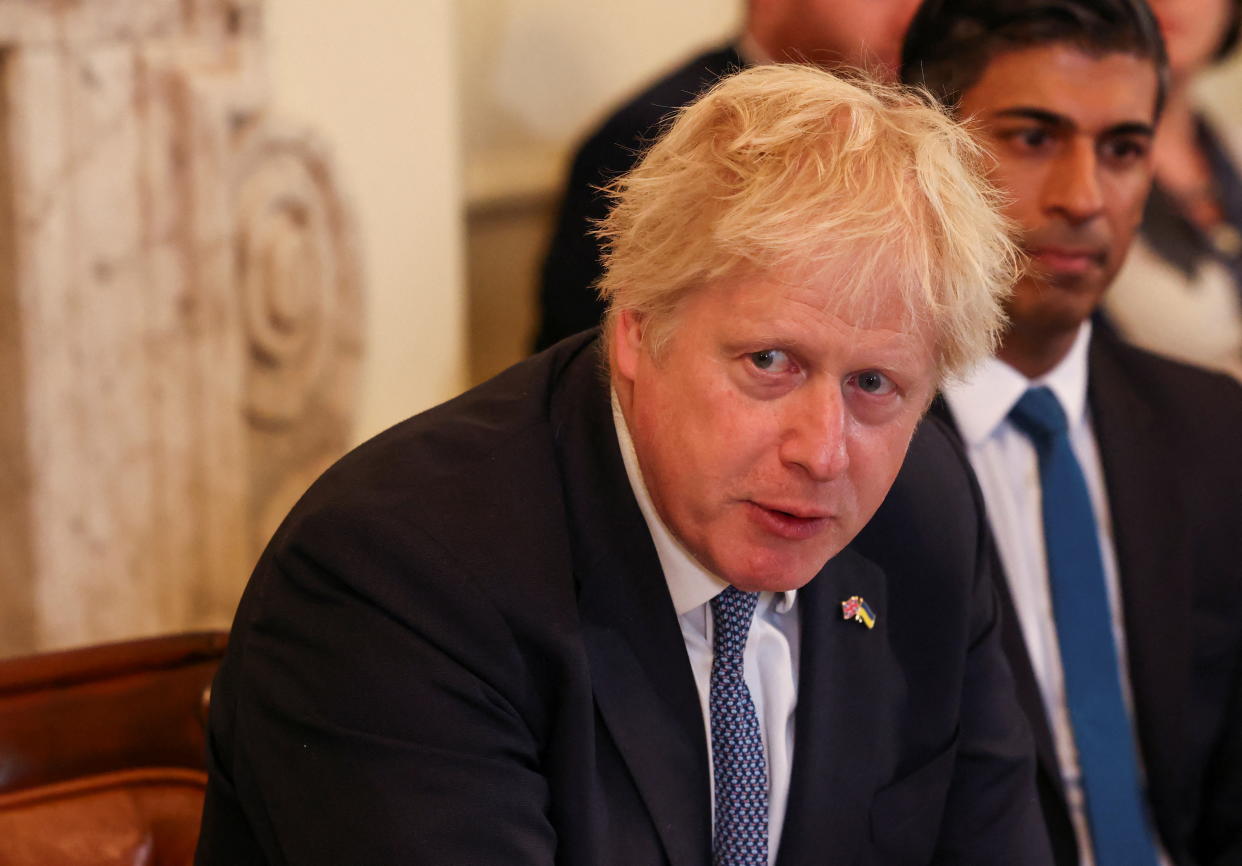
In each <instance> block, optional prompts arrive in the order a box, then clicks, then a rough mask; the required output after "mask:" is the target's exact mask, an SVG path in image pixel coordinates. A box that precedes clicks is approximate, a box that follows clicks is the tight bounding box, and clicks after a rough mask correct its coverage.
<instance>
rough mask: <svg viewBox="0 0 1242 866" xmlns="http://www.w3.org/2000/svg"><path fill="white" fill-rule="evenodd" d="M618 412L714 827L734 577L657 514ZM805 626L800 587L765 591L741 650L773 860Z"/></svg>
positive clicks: (773, 859) (784, 795)
mask: <svg viewBox="0 0 1242 866" xmlns="http://www.w3.org/2000/svg"><path fill="white" fill-rule="evenodd" d="M612 417H613V422H614V423H615V425H616V428H617V440H618V442H619V443H620V445H621V457H622V459H623V460H624V461H625V473H626V475H627V476H628V477H629V480H630V487H631V488H633V490H634V498H635V499H637V500H638V507H639V509H640V510H641V511H642V513H643V519H644V520H646V522H647V529H648V530H649V531H650V532H651V540H652V541H653V542H655V548H656V554H657V555H658V556H659V558H660V567H661V568H662V569H663V570H664V579H665V580H666V581H667V582H668V590H669V594H670V595H671V596H672V598H673V608H674V609H675V610H676V612H677V619H678V621H679V623H680V625H681V635H682V638H683V639H684V640H685V642H686V653H687V655H688V656H689V657H690V667H691V669H692V670H693V671H694V682H695V685H697V686H698V689H699V704H700V706H701V707H702V710H703V730H704V733H705V735H706V738H707V744H708V748H707V756H708V767H709V770H710V772H711V775H710V776H709V782H710V784H711V788H710V789H709V798H710V799H711V802H712V823H713V826H715V811H716V804H715V769H714V766H713V764H712V755H711V741H712V733H711V715H710V709H709V707H708V697H709V690H710V682H711V672H712V612H711V606H710V605H709V604H708V602H710V601H711V600H712V599H713V598H714V597H715V596H716V595H718V594H719V593H720V592H722V591H723V590H724V588H725V587H727V586H728V584H727V583H726V582H725V581H723V580H721V579H720V578H719V577H716V575H714V574H712V573H711V572H709V571H708V570H707V569H705V568H704V567H703V566H702V565H700V564H699V563H698V562H697V561H696V560H695V558H694V556H693V555H692V554H691V553H690V552H689V551H688V550H686V548H685V547H684V546H682V544H681V542H680V541H678V539H677V538H676V537H675V536H674V535H673V533H672V532H671V531H670V530H669V528H668V527H667V526H666V525H665V523H664V521H663V520H662V519H661V518H660V515H659V514H657V513H656V510H655V506H654V505H653V504H652V502H651V496H650V495H649V494H648V493H647V485H646V484H645V483H644V481H643V476H642V470H641V468H640V467H639V465H638V457H637V455H636V454H635V453H634V442H633V440H632V439H631V438H630V432H629V428H628V427H627V426H626V423H625V417H624V416H623V415H622V414H621V407H620V404H619V403H618V402H617V395H616V393H615V392H614V393H613V395H612ZM800 634H801V626H800V625H799V622H798V611H797V593H796V592H795V591H789V592H781V593H772V592H763V593H760V594H759V602H758V604H757V605H756V606H755V614H754V620H753V621H752V622H751V626H750V632H749V634H748V635H747V637H746V648H745V650H744V651H743V656H742V662H743V673H742V676H743V679H745V681H746V687H747V688H748V689H749V690H750V698H751V701H753V702H754V705H755V712H756V713H757V714H758V716H759V733H760V737H761V738H762V739H763V756H764V763H765V765H766V766H767V770H768V863H769V864H772V863H775V862H776V853H777V850H778V849H779V847H780V839H781V828H782V825H783V823H784V820H785V806H786V803H787V801H788V797H789V774H790V772H791V770H792V767H793V760H792V759H793V748H794V707H795V706H797V703H798V649H799V636H800Z"/></svg>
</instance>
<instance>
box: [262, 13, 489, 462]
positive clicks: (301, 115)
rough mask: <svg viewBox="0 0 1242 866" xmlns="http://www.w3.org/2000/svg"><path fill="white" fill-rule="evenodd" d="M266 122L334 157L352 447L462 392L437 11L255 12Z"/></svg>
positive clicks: (444, 34) (455, 201)
mask: <svg viewBox="0 0 1242 866" xmlns="http://www.w3.org/2000/svg"><path fill="white" fill-rule="evenodd" d="M266 29H267V36H268V47H269V53H268V57H269V60H270V70H269V71H270V76H271V82H272V91H273V94H274V101H275V108H276V110H277V111H278V112H279V113H280V114H281V115H283V116H286V117H288V118H290V119H291V120H292V121H293V122H296V123H298V124H300V125H305V126H309V127H310V128H311V129H313V130H314V131H315V132H316V133H317V134H318V135H320V136H321V137H322V138H323V139H324V140H325V141H326V142H327V144H328V146H329V148H330V149H331V151H332V153H333V154H334V156H335V161H336V166H337V169H338V173H339V177H340V182H341V186H342V188H343V189H344V190H345V192H346V194H347V195H348V196H349V198H350V200H351V203H352V205H353V211H354V214H355V217H356V219H357V223H358V228H359V233H358V234H359V237H360V238H361V243H362V253H363V255H362V261H363V266H364V269H365V279H366V305H367V310H366V323H367V324H366V329H365V341H366V343H365V345H366V360H365V365H364V374H363V383H364V384H363V387H362V393H361V394H360V395H359V415H358V426H357V437H356V438H358V439H362V438H365V437H367V436H370V435H371V434H373V433H375V432H378V431H379V430H381V429H383V428H384V427H387V426H388V425H390V424H392V423H394V422H396V421H399V420H400V419H402V418H404V417H406V416H407V415H410V414H412V413H413V412H416V411H418V410H420V409H424V408H426V407H428V406H430V405H433V404H435V403H438V402H440V401H442V400H444V399H446V398H447V397H450V396H452V395H453V394H455V393H456V392H458V391H459V390H461V388H462V387H463V386H464V385H465V381H466V376H465V306H464V290H463V279H462V272H463V269H462V254H461V248H462V237H463V233H462V221H461V205H460V202H461V197H460V169H459V166H460V157H459V137H458V103H457V92H456V78H455V76H454V75H453V74H452V70H453V68H454V66H453V64H454V59H453V58H454V52H455V44H456V42H455V38H454V18H453V3H451V2H450V0H362V2H358V3H341V2H339V0H268V3H267V27H266Z"/></svg>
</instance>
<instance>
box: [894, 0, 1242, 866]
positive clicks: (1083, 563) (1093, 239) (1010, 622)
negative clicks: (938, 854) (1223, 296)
mask: <svg viewBox="0 0 1242 866" xmlns="http://www.w3.org/2000/svg"><path fill="white" fill-rule="evenodd" d="M1164 63H1165V61H1164V57H1163V48H1162V45H1161V43H1160V39H1159V36H1158V35H1157V34H1156V32H1155V23H1154V20H1153V19H1152V17H1151V13H1150V11H1149V10H1148V9H1147V8H1146V6H1145V5H1143V3H1142V0H928V2H927V3H926V4H925V5H924V6H923V7H922V9H921V10H920V11H919V12H918V13H917V14H916V16H915V18H914V21H913V23H912V24H911V29H910V34H909V35H908V37H907V42H906V45H905V49H904V54H903V65H902V73H903V78H904V79H905V80H907V81H909V82H912V83H919V84H926V85H927V86H928V87H929V88H930V89H931V90H932V91H933V92H934V93H936V94H937V95H938V96H939V97H940V98H941V99H942V100H943V101H944V102H945V103H946V104H948V105H951V106H953V107H954V109H955V110H956V112H957V113H958V114H959V115H960V116H961V117H962V118H963V119H968V120H969V121H970V122H971V123H972V124H974V128H975V129H976V130H977V133H978V135H979V137H980V139H981V141H982V142H983V143H984V145H985V146H986V147H987V148H988V149H989V150H990V151H991V152H992V155H993V156H994V157H995V160H996V162H995V166H994V168H993V180H994V181H995V182H996V183H997V185H998V186H999V187H1000V190H1001V192H1002V193H1004V194H1006V195H1007V196H1008V197H1009V205H1008V207H1007V211H1008V215H1009V216H1010V217H1011V219H1012V220H1013V222H1014V224H1015V226H1016V229H1017V231H1018V235H1019V238H1020V241H1021V243H1022V245H1023V246H1024V248H1025V251H1026V253H1027V255H1028V256H1029V265H1028V268H1027V272H1026V274H1025V275H1024V276H1023V278H1022V279H1021V280H1020V281H1019V283H1018V284H1017V286H1016V289H1015V293H1014V295H1013V298H1012V299H1011V301H1010V303H1009V310H1008V311H1009V314H1010V326H1009V330H1008V331H1007V332H1006V333H1005V335H1004V337H1003V341H1002V344H1001V346H1000V348H999V350H998V352H997V355H996V357H994V358H992V359H988V360H986V361H985V362H984V363H983V364H982V365H981V366H980V368H979V369H977V370H976V371H974V372H973V373H972V374H971V376H969V377H967V378H966V379H965V380H963V381H961V382H958V383H951V384H950V385H948V386H946V389H945V392H944V399H943V400H942V401H940V402H939V403H938V405H937V407H936V411H937V412H938V413H940V414H941V415H942V416H943V417H945V418H947V419H950V420H952V421H954V422H955V423H956V424H957V426H958V429H959V431H960V432H961V434H962V436H963V440H964V442H965V445H966V447H967V452H968V455H969V457H970V460H971V463H972V464H973V466H974V468H975V470H976V473H977V475H978V478H979V481H980V485H981V487H982V489H983V492H984V498H985V500H986V502H987V505H988V514H989V521H990V524H991V527H992V530H993V534H994V535H995V537H996V540H997V549H998V554H999V558H998V568H997V570H996V573H997V574H998V575H1000V580H999V582H998V585H999V588H1000V590H1001V592H1002V594H1003V597H1004V605H1005V607H1006V609H1007V612H1008V614H1009V615H1008V617H1007V619H1006V635H1005V644H1006V650H1007V653H1008V655H1009V659H1010V663H1011V666H1012V668H1013V670H1014V673H1015V677H1016V678H1017V681H1018V687H1019V695H1020V699H1021V701H1022V703H1023V705H1024V707H1025V709H1026V712H1027V715H1028V717H1029V719H1030V721H1031V724H1032V727H1033V728H1034V731H1035V735H1036V741H1037V747H1038V755H1039V778H1038V781H1039V787H1040V796H1041V801H1042V804H1043V811H1044V817H1045V821H1046V823H1047V826H1048V830H1049V835H1050V837H1051V839H1052V842H1053V848H1054V853H1055V855H1056V857H1057V862H1058V863H1059V864H1061V866H1072V864H1082V863H1089V862H1094V863H1096V864H1097V866H1136V864H1138V863H1148V864H1155V863H1161V864H1176V866H1226V864H1237V863H1242V532H1240V531H1239V518H1240V517H1242V436H1240V435H1239V434H1240V433H1242V387H1239V386H1238V384H1237V383H1236V382H1234V381H1233V380H1231V379H1230V378H1228V377H1226V376H1223V375H1220V374H1217V373H1210V372H1207V371H1204V370H1201V369H1196V368H1193V367H1189V366H1185V365H1182V364H1178V363H1174V362H1172V361H1169V360H1166V359H1163V358H1160V357H1158V356H1156V355H1153V354H1150V353H1148V352H1145V351H1143V350H1141V349H1137V348H1133V347H1130V346H1127V345H1125V344H1123V343H1121V342H1120V341H1119V340H1118V339H1117V338H1116V336H1115V335H1113V334H1111V333H1108V332H1104V331H1102V330H1101V329H1099V328H1095V329H1094V332H1093V329H1092V324H1091V321H1090V317H1091V315H1092V313H1093V312H1094V311H1095V310H1096V308H1097V306H1098V304H1099V301H1100V299H1101V297H1103V296H1104V292H1105V290H1106V289H1107V288H1108V287H1109V285H1110V283H1111V281H1112V279H1113V277H1114V275H1115V274H1116V273H1117V271H1118V269H1119V267H1120V266H1121V263H1122V261H1123V260H1124V257H1125V255H1126V251H1127V248H1128V246H1129V243H1130V240H1131V238H1132V236H1133V234H1134V233H1135V231H1136V230H1137V228H1138V225H1139V222H1140V218H1141V214H1142V208H1143V202H1144V197H1145V195H1146V193H1147V190H1148V187H1149V185H1150V182H1151V177H1152V172H1153V167H1152V155H1151V146H1152V145H1151V143H1152V138H1153V127H1154V125H1155V121H1156V118H1157V116H1158V113H1159V106H1160V103H1161V101H1162V98H1163V97H1162V93H1163V91H1164V87H1165V84H1164V78H1163V68H1164ZM1086 81H1090V82H1091V84H1090V86H1089V87H1088V86H1084V84H1083V82H1086ZM1033 392H1042V393H1043V395H1044V396H1046V395H1048V394H1049V393H1050V394H1051V395H1052V396H1053V398H1054V399H1055V402H1056V403H1057V404H1059V407H1060V412H1061V413H1062V416H1063V422H1064V423H1065V424H1067V425H1068V427H1067V428H1065V433H1064V437H1065V438H1064V440H1063V441H1064V442H1066V443H1068V444H1069V446H1070V449H1071V450H1072V452H1073V455H1074V463H1075V464H1076V465H1077V466H1078V469H1079V470H1080V476H1079V477H1080V478H1081V481H1080V482H1079V483H1080V484H1081V485H1082V486H1080V487H1079V488H1078V489H1079V490H1080V491H1081V492H1082V493H1081V495H1080V496H1077V497H1076V500H1075V501H1077V502H1078V503H1079V505H1080V506H1081V507H1080V508H1079V509H1078V510H1075V512H1074V513H1075V514H1076V515H1077V514H1083V518H1084V519H1081V520H1079V519H1078V518H1075V520H1076V521H1077V525H1079V526H1084V525H1085V526H1086V527H1087V532H1085V533H1076V532H1075V531H1074V530H1073V529H1071V530H1070V531H1068V532H1066V531H1065V528H1064V526H1063V525H1060V524H1058V521H1057V513H1058V512H1059V511H1060V512H1063V511H1065V510H1066V509H1069V508H1071V507H1072V505H1073V503H1072V502H1071V499H1075V497H1066V496H1063V494H1064V493H1065V491H1066V490H1067V485H1066V484H1065V483H1064V481H1062V480H1059V479H1056V478H1054V477H1053V475H1052V474H1051V473H1049V474H1048V475H1045V472H1046V471H1049V467H1052V466H1053V459H1052V457H1051V456H1050V455H1051V453H1052V452H1051V449H1048V448H1047V446H1046V445H1045V446H1040V445H1039V444H1037V443H1038V442H1039V441H1040V440H1039V439H1038V437H1032V436H1030V435H1028V433H1026V432H1024V429H1025V428H1024V423H1025V422H1023V420H1022V419H1023V409H1022V408H1021V406H1020V405H1019V404H1024V403H1026V401H1027V399H1028V398H1027V395H1028V394H1032V393H1033ZM1015 413H1017V414H1015ZM1044 441H1045V442H1051V441H1052V438H1051V436H1048V437H1047V438H1046V439H1045V440H1044ZM1041 447H1044V448H1045V449H1046V450H1040V448H1041ZM1061 454H1062V455H1063V454H1064V451H1062V452H1061ZM1065 465H1066V463H1065V461H1064V458H1063V456H1062V457H1059V458H1058V462H1057V463H1056V466H1057V467H1060V468H1064V466H1065ZM1061 478H1064V476H1061ZM1052 496H1057V497H1059V498H1056V499H1050V498H1049V497H1052ZM1088 503H1089V507H1087V505H1088ZM1049 527H1053V529H1052V530H1049ZM1058 527H1059V529H1058ZM1066 535H1069V536H1074V537H1079V538H1081V537H1086V538H1087V539H1088V542H1087V544H1088V546H1089V548H1090V550H1089V549H1088V547H1087V546H1084V547H1078V548H1077V551H1078V553H1077V555H1076V556H1074V557H1070V558H1068V559H1064V558H1059V557H1060V556H1061V554H1063V552H1064V550H1065V548H1064V547H1059V546H1058V544H1059V541H1058V538H1054V536H1059V537H1060V538H1061V539H1063V538H1064V537H1065V536H1066ZM1092 537H1093V538H1094V543H1093V544H1092V543H1091V541H1090V539H1091V538H1092ZM1092 561H1095V562H1096V565H1092ZM1049 563H1068V566H1069V567H1068V568H1067V567H1065V566H1064V565H1060V564H1057V565H1050V564H1049ZM1059 575H1060V576H1059ZM1066 576H1068V578H1069V579H1070V580H1072V581H1077V584H1070V583H1066V582H1065V580H1066ZM1087 581H1092V582H1094V585H1095V587H1096V589H1095V590H1093V591H1094V592H1095V593H1096V596H1095V597H1096V598H1097V599H1099V600H1100V601H1099V604H1098V614H1099V615H1098V616H1097V617H1096V618H1094V619H1093V620H1092V621H1091V626H1090V628H1088V629H1087V630H1086V631H1085V632H1083V631H1077V632H1076V631H1075V630H1074V626H1073V620H1074V619H1075V617H1076V615H1078V614H1081V609H1071V610H1068V611H1066V609H1065V608H1062V607H1058V596H1060V597H1061V598H1062V599H1065V598H1069V597H1071V596H1072V595H1073V591H1074V590H1073V588H1074V587H1081V586H1084V585H1086V583H1085V582H1087ZM1067 623H1068V625H1067ZM1084 633H1085V634H1087V636H1088V638H1090V639H1092V640H1094V639H1095V638H1092V637H1091V636H1092V635H1103V636H1104V638H1103V643H1104V645H1105V646H1106V647H1107V648H1106V649H1105V650H1104V651H1103V652H1102V653H1099V654H1097V655H1096V656H1095V657H1093V658H1084V655H1083V653H1081V652H1079V651H1077V649H1076V648H1078V647H1081V646H1082V645H1083V642H1082V641H1081V640H1080V639H1079V638H1080V636H1081V635H1082V634H1084ZM1101 659H1103V660H1104V663H1103V664H1100V663H1099V662H1100V660H1101ZM1076 678H1077V679H1076ZM1083 682H1086V683H1088V684H1089V687H1088V688H1087V689H1085V690H1078V691H1077V692H1076V694H1078V695H1081V696H1084V697H1085V698H1086V702H1087V703H1089V702H1090V701H1092V700H1094V699H1095V698H1096V697H1097V696H1098V695H1100V694H1104V693H1109V692H1111V693H1115V694H1116V706H1117V711H1116V713H1115V714H1114V715H1113V716H1112V718H1113V719H1115V720H1117V724H1116V725H1114V726H1110V727H1108V729H1107V730H1106V731H1105V732H1104V733H1105V739H1106V745H1109V746H1110V747H1111V744H1117V743H1119V744H1121V745H1120V746H1118V747H1117V748H1118V749H1119V752H1118V754H1120V755H1122V756H1123V757H1125V756H1127V755H1128V758H1127V759H1126V760H1123V761H1121V762H1116V761H1114V762H1112V764H1111V765H1107V766H1105V765H1102V764H1100V763H1095V764H1094V765H1093V764H1092V760H1093V752H1098V749H1095V744H1096V742H1097V741H1095V740H1092V738H1091V736H1090V734H1091V731H1089V730H1085V728H1088V727H1090V725H1083V724H1082V723H1081V720H1082V719H1086V718H1089V716H1088V715H1083V714H1081V713H1082V712H1083V711H1082V709H1081V707H1082V706H1083V701H1081V700H1079V699H1078V698H1076V697H1075V691H1074V689H1075V688H1076V685H1075V684H1076V683H1083ZM1084 733H1085V734H1086V735H1087V737H1086V739H1085V740H1084ZM1084 743H1086V744H1087V745H1086V747H1085V748H1086V751H1084ZM1118 763H1121V764H1129V765H1131V767H1132V768H1133V769H1134V772H1133V773H1132V775H1131V776H1130V779H1131V780H1132V784H1130V785H1129V787H1128V788H1126V787H1125V786H1119V785H1117V784H1114V781H1115V778H1114V775H1113V774H1114V773H1115V772H1116V769H1117V764H1118ZM1092 766H1095V767H1101V766H1102V767H1103V772H1102V773H1097V772H1095V771H1094V770H1091V769H1090V768H1091V767H1092ZM1127 800H1128V802H1129V803H1131V804H1133V805H1134V809H1133V815H1135V816H1137V818H1136V820H1135V822H1134V824H1133V825H1131V827H1130V830H1129V831H1128V833H1129V835H1128V837H1127V838H1126V839H1124V840H1123V841H1122V844H1123V845H1124V844H1134V845H1135V846H1136V847H1134V848H1132V849H1128V850H1129V853H1126V854H1120V855H1119V854H1117V853H1116V852H1117V849H1116V848H1114V847H1110V843H1109V841H1108V840H1107V839H1106V837H1108V835H1109V833H1110V832H1112V831H1113V830H1115V828H1116V823H1115V821H1116V819H1115V815H1116V814H1117V813H1118V812H1119V811H1124V809H1125V808H1126V805H1125V804H1126V801H1127ZM1118 803H1120V804H1121V806H1118V805H1117V804H1118ZM1096 810H1101V811H1096ZM1110 815H1111V816H1114V817H1110ZM1143 840H1147V841H1143Z"/></svg>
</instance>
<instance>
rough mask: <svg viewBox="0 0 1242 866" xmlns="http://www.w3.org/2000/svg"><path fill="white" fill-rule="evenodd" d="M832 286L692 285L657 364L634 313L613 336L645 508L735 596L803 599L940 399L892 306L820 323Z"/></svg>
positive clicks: (918, 345) (927, 360)
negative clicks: (769, 593)
mask: <svg viewBox="0 0 1242 866" xmlns="http://www.w3.org/2000/svg"><path fill="white" fill-rule="evenodd" d="M833 283H834V280H833V279H832V277H831V276H828V277H821V278H817V279H815V280H811V281H805V280H804V281H801V282H797V283H793V282H790V283H786V282H782V281H780V280H778V279H776V278H774V277H773V276H771V275H766V276H754V277H750V278H746V279H737V280H733V281H729V282H725V283H722V284H720V285H716V286H711V287H708V288H705V289H701V290H699V291H697V292H696V293H694V294H693V295H692V296H691V297H689V298H688V299H687V300H686V302H685V303H684V305H683V306H682V308H681V310H680V311H679V312H678V314H677V316H678V318H677V324H676V325H675V328H676V330H675V332H674V334H673V336H672V338H671V340H670V342H669V344H668V346H667V348H666V350H665V351H664V352H663V353H662V354H661V355H660V358H659V360H658V361H656V360H653V359H652V358H651V357H650V355H649V354H648V353H647V351H646V349H645V347H644V345H643V344H642V342H641V336H640V334H641V323H640V322H639V321H638V320H637V319H636V318H635V317H633V316H632V315H629V314H623V315H622V316H621V318H620V321H619V323H618V325H617V330H616V332H615V333H614V335H613V337H614V339H613V370H614V375H615V377H616V381H617V391H618V396H619V397H620V399H621V403H622V407H623V408H624V410H625V415H626V419H627V422H628V423H629V426H630V431H631V433H632V435H633V439H634V446H635V451H636V452H637V454H638V459H639V463H640V465H641V466H642V471H643V478H644V480H645V481H646V484H647V487H648V489H649V491H650V493H651V498H652V500H653V502H654V503H655V506H656V509H657V510H658V511H659V513H660V516H661V517H662V518H663V519H664V521H665V523H666V524H668V526H669V528H670V529H671V530H672V531H673V533H674V534H675V535H676V536H677V537H678V539H679V540H680V541H681V542H682V543H683V544H684V545H685V546H686V548H687V549H689V550H690V552H691V553H693V554H694V556H695V557H696V558H697V559H698V561H699V562H700V563H701V564H703V565H704V566H705V567H707V568H708V569H709V570H711V571H712V572H713V573H714V574H716V575H718V576H720V577H721V578H723V579H724V580H726V581H728V582H729V583H732V584H733V585H734V586H737V587H738V588H739V589H743V590H750V591H753V590H786V589H795V588H798V587H800V586H802V585H803V584H805V583H806V582H807V581H809V580H810V579H811V578H812V577H814V576H815V575H816V574H817V573H818V572H819V570H820V569H821V568H822V567H823V565H824V563H825V562H827V561H828V560H829V559H830V558H832V557H833V556H835V555H836V554H837V553H838V552H839V551H840V550H841V549H842V548H843V547H844V546H845V545H846V544H847V543H849V541H850V540H851V539H853V537H854V535H855V534H856V533H857V532H858V531H859V530H860V529H861V528H862V526H863V524H865V523H866V521H867V520H869V519H870V518H871V515H872V514H873V513H874V512H875V510H876V508H878V507H879V505H880V502H881V501H882V500H883V498H884V496H885V494H887V492H888V489H889V487H890V486H891V485H892V482H893V479H894V478H895V477H896V474H897V470H898V468H899V467H900V466H901V462H902V460H903V459H904V457H905V453H906V448H907V446H908V445H909V442H910V437H911V434H912V433H913V431H914V427H915V424H916V423H917V422H918V419H919V417H920V415H921V414H922V411H923V409H924V408H925V407H926V405H927V403H928V401H929V400H930V397H931V395H932V393H933V391H934V388H935V384H936V383H935V378H936V377H935V371H934V358H933V346H932V340H931V337H930V336H929V335H928V334H926V333H924V332H922V331H919V332H911V331H910V330H908V329H907V328H906V327H905V326H904V325H903V324H902V321H901V317H900V316H899V315H898V313H897V311H896V310H895V304H893V305H890V306H892V307H894V309H892V310H886V309H881V311H880V312H879V313H878V314H877V315H874V316H873V317H872V318H871V320H870V321H867V322H862V323H860V322H858V321H856V320H855V319H853V318H851V317H850V316H849V315H843V316H838V315H833V314H830V313H828V312H825V310H824V307H825V299H827V298H830V297H832V294H831V293H832V291H833ZM881 306H882V307H883V305H881Z"/></svg>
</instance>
